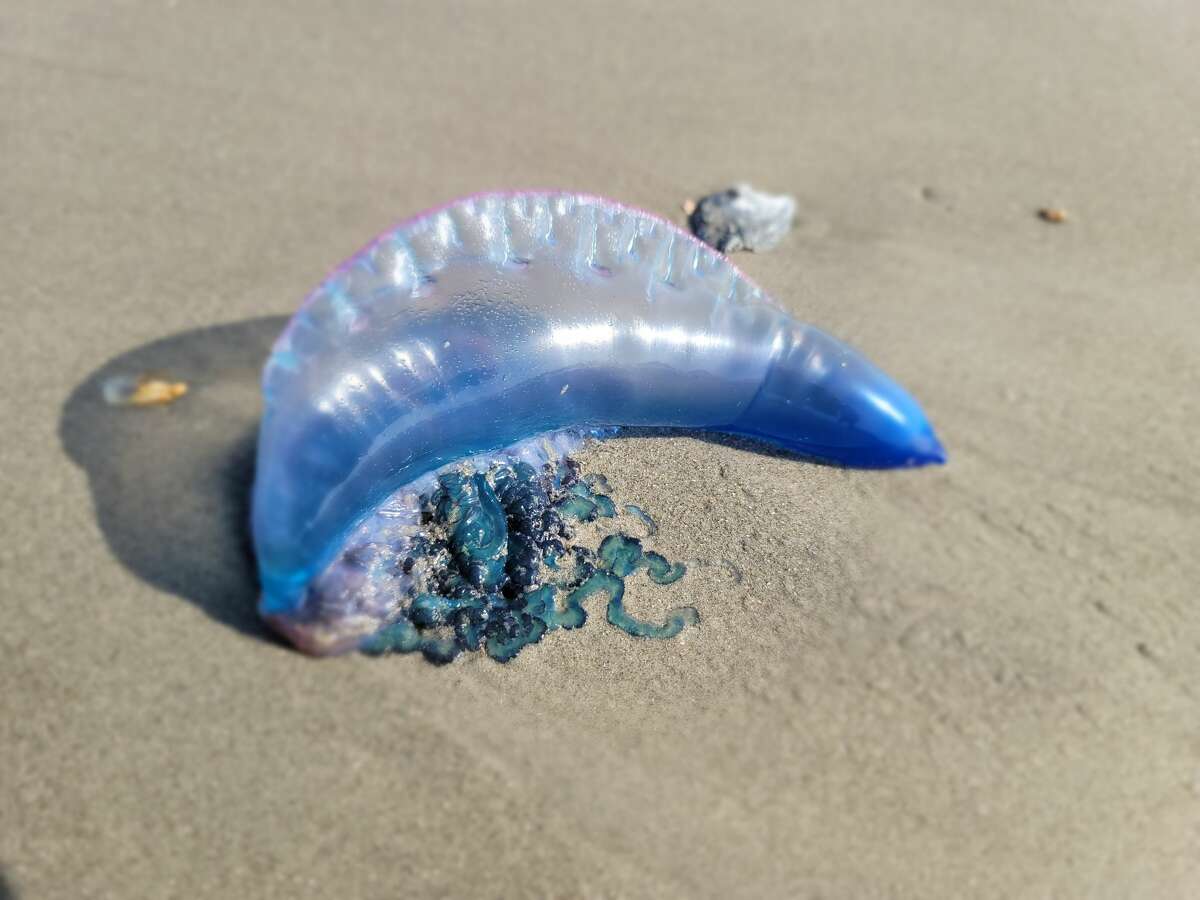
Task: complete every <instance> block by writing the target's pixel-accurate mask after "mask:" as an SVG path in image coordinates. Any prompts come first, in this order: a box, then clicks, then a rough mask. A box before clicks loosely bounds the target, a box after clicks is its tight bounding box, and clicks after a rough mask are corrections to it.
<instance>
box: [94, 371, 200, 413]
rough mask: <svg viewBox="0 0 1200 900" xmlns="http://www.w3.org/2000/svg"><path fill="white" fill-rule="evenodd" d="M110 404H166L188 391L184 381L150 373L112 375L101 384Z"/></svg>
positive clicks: (106, 400) (105, 398)
mask: <svg viewBox="0 0 1200 900" xmlns="http://www.w3.org/2000/svg"><path fill="white" fill-rule="evenodd" d="M102 391H103V393H104V400H105V402H106V403H108V404H110V405H112V406H166V405H167V404H168V403H174V402H175V401H176V400H178V399H179V398H180V397H182V396H183V395H184V394H186V393H187V392H188V386H187V382H186V381H167V380H166V379H163V378H155V377H153V376H150V375H137V376H132V375H114V376H113V377H111V378H109V379H107V380H106V381H105V382H104V384H103V386H102Z"/></svg>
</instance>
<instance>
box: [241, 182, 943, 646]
mask: <svg viewBox="0 0 1200 900" xmlns="http://www.w3.org/2000/svg"><path fill="white" fill-rule="evenodd" d="M263 393H264V398H265V412H264V416H263V421H262V427H261V432H260V438H259V445H258V467H257V473H256V481H255V486H254V497H253V534H254V544H255V549H256V553H257V557H258V566H259V574H260V578H261V583H262V598H261V602H260V609H261V612H262V614H263V615H264V616H265V617H266V618H267V619H268V621H270V622H271V623H272V624H273V625H274V626H275V627H277V628H278V629H279V630H280V631H282V632H283V633H284V634H285V635H287V636H288V637H289V638H290V639H292V640H293V641H294V642H295V643H296V644H297V645H298V646H300V647H301V648H303V649H305V650H308V651H310V652H314V653H329V652H337V651H341V650H346V649H351V648H354V647H359V646H366V645H367V644H369V643H370V641H369V640H368V639H372V640H375V643H376V645H378V644H379V639H378V638H376V637H374V636H376V635H378V634H383V633H385V630H386V629H388V628H391V629H392V630H393V632H394V633H395V635H398V636H397V637H396V642H395V643H396V647H394V648H393V649H402V648H407V649H414V648H413V647H412V646H410V645H411V644H412V643H413V641H414V640H417V638H414V637H413V635H411V634H409V633H408V632H407V631H406V629H407V628H410V627H413V628H416V627H418V626H415V625H413V616H414V612H415V614H416V618H417V619H418V620H421V621H427V622H428V624H427V626H425V627H427V628H429V629H434V628H441V629H443V630H445V629H448V628H450V626H449V625H448V624H447V623H446V622H441V621H440V620H439V621H436V622H435V621H434V620H435V619H437V616H435V615H434V614H433V612H427V611H428V610H433V611H435V612H437V611H438V610H440V612H438V615H442V616H443V618H445V617H446V616H450V613H449V612H447V611H446V610H445V609H442V607H440V606H439V605H438V603H437V602H434V601H430V600H428V599H426V600H421V601H420V602H418V600H419V598H421V597H422V596H425V597H429V596H433V597H442V599H443V600H450V601H455V599H456V598H455V597H453V596H448V595H440V594H435V593H430V590H429V589H430V587H431V583H430V582H431V579H434V578H435V575H436V573H437V572H441V573H442V575H444V574H445V571H446V568H445V565H443V563H446V561H447V559H448V557H447V558H446V559H443V558H441V557H439V558H438V560H437V561H436V563H435V562H430V561H429V559H430V558H429V557H426V556H423V555H422V553H420V552H418V553H416V554H415V555H414V553H412V552H410V551H411V550H412V547H413V545H414V543H415V544H417V545H419V543H420V541H421V540H426V539H428V537H429V533H430V532H431V531H432V532H436V534H437V535H438V540H441V541H443V542H444V543H445V545H446V547H447V548H449V549H448V550H447V552H448V553H450V554H451V555H452V556H453V559H452V560H451V562H452V564H453V568H454V570H455V571H456V572H459V573H462V577H464V578H465V580H466V583H467V584H468V585H469V586H470V589H471V591H474V592H475V594H478V595H479V596H481V597H486V596H490V595H494V594H495V589H496V588H497V586H499V585H504V584H508V583H509V581H511V572H509V570H507V569H506V568H505V566H506V565H507V563H506V562H505V561H502V560H500V559H498V555H499V554H501V545H502V544H503V545H504V550H503V552H504V554H505V555H507V554H509V553H511V552H513V550H512V549H511V548H512V547H513V541H512V539H513V536H514V535H513V534H509V536H508V538H506V539H504V540H501V539H500V538H499V537H498V536H497V534H498V529H497V526H498V524H499V522H500V520H501V519H503V518H504V515H503V511H502V509H501V507H499V506H493V505H489V504H491V501H490V500H489V499H488V497H487V495H488V494H489V493H490V494H496V497H497V498H498V497H499V494H497V485H496V484H495V483H494V481H495V478H496V477H497V474H498V473H499V474H500V477H501V481H503V478H504V477H506V476H504V475H503V467H504V466H509V467H510V468H511V467H512V466H514V465H515V464H516V463H518V462H524V463H525V464H526V465H529V466H531V467H532V468H533V470H534V471H535V472H538V473H543V474H544V475H545V478H542V477H541V476H540V475H539V478H540V481H539V479H534V481H539V484H540V487H538V488H537V489H546V490H549V491H550V492H551V493H554V492H555V491H560V490H561V491H569V490H570V486H564V484H563V483H562V479H561V478H559V479H558V483H554V480H555V478H556V477H557V476H554V475H553V474H552V473H551V469H553V468H554V467H555V466H557V465H559V464H560V462H561V460H562V457H563V455H564V453H565V452H567V451H568V450H569V449H570V447H571V446H573V445H574V444H573V443H572V442H573V441H574V442H576V443H577V441H578V439H579V437H580V436H584V435H588V434H597V433H611V429H613V428H617V427H620V426H658V427H675V428H682V429H704V430H710V431H719V432H726V433H732V434H743V435H749V436H752V437H755V438H758V439H761V440H763V441H766V442H769V443H772V444H775V445H777V446H779V447H782V448H785V449H787V450H790V451H793V452H795V453H797V454H800V455H802V456H805V457H809V458H811V459H816V460H821V461H825V462H829V463H834V464H840V465H846V466H857V467H870V468H891V467H903V466H920V465H925V464H929V463H940V462H943V461H944V458H945V457H944V453H943V450H942V447H941V445H940V444H939V442H938V439H937V437H936V436H935V435H934V432H933V429H932V427H931V426H930V424H929V422H928V420H927V419H926V417H925V415H924V413H923V412H922V411H921V408H920V407H919V406H918V405H917V403H916V401H915V400H913V399H912V397H910V396H909V395H908V393H907V392H905V390H904V389H903V388H901V387H900V386H899V385H898V384H897V383H896V382H894V381H893V380H891V379H890V378H889V377H888V376H887V375H885V374H884V373H883V372H881V371H880V370H879V369H877V368H876V367H875V366H874V365H872V364H871V363H870V362H869V361H868V360H867V359H866V358H864V357H863V356H862V355H861V354H859V353H858V352H857V351H855V350H853V349H852V348H850V347H849V346H847V345H846V344H843V343H842V342H840V341H838V340H837V339H835V338H833V337H830V336H829V335H827V334H825V333H824V332H822V331H820V330H818V329H816V328H813V327H812V326H810V325H806V324H804V323H802V322H800V321H798V320H796V319H795V318H793V317H792V316H791V315H790V314H789V313H788V312H786V311H785V310H784V309H782V308H781V307H780V306H778V305H777V304H776V303H774V302H773V301H772V300H771V299H770V298H768V297H767V296H766V295H765V294H764V293H763V292H762V291H761V290H760V289H759V288H758V287H757V286H756V285H754V284H753V283H752V282H751V281H750V280H749V279H748V278H747V277H746V276H744V275H743V274H741V273H740V272H739V271H738V270H737V268H736V267H735V266H734V265H733V264H732V263H731V262H729V260H727V259H726V258H725V257H723V256H721V255H720V254H719V253H716V252H715V251H713V250H712V249H711V248H709V247H707V246H705V245H704V244H702V243H700V242H699V241H697V240H695V239H694V238H692V237H691V236H690V235H688V234H687V233H685V232H684V231H682V230H680V229H679V228H676V227H675V226H673V225H671V224H670V223H668V222H666V221H664V220H662V219H659V218H657V217H656V216H653V215H650V214H649V213H645V212H642V211H640V210H636V209H633V208H630V207H626V206H622V205H620V204H618V203H615V202H612V201H609V200H604V199H602V198H599V197H593V196H588V195H581V194H572V193H555V192H526V193H497V194H482V195H477V196H474V197H470V198H467V199H464V200H459V201H455V202H453V203H450V204H448V205H447V206H444V207H441V208H439V209H437V210H434V211H431V212H428V213H425V214H423V215H420V216H418V217H416V218H414V219H411V220H409V221H407V222H405V223H403V224H401V225H400V226H398V227H396V228H395V229H393V230H391V231H389V232H387V233H385V234H384V235H383V236H381V237H380V238H378V239H377V240H376V241H375V242H373V243H372V244H371V245H369V246H368V247H366V248H365V249H364V250H362V251H361V252H360V253H358V254H357V255H355V256H354V257H352V258H351V259H350V260H349V261H347V262H346V263H345V264H343V265H342V266H341V267H340V268H339V269H338V270H337V271H336V272H335V273H334V274H333V275H332V276H331V277H330V278H328V279H327V280H326V281H325V283H323V284H322V285H321V286H320V287H319V288H318V289H317V290H316V291H315V292H314V293H313V294H312V295H311V296H310V297H309V298H308V300H307V301H306V302H305V303H304V305H303V306H302V307H301V308H300V310H299V311H298V312H297V313H296V315H295V316H294V317H293V319H292V321H291V322H290V323H289V325H288V327H287V329H286V330H285V332H284V333H283V335H282V336H281V337H280V339H279V341H278V343H277V344H276V346H275V349H274V352H273V353H272V355H271V358H270V360H269V361H268V363H267V366H266V369H265V372H264V376H263ZM606 429H607V430H608V431H605V430H606ZM451 471H454V472H457V473H458V474H456V475H453V476H452V477H451V478H450V481H449V482H448V481H447V480H446V476H447V474H448V473H450V472H451ZM439 478H440V479H441V480H440V481H439ZM546 478H549V479H550V481H549V482H547V481H545V479H546ZM454 479H457V481H456V480H454ZM484 482H486V485H485V484H484ZM547 485H549V487H547ZM501 487H503V485H501ZM439 491H440V496H441V498H442V499H441V501H439V502H441V503H442V504H443V506H442V509H441V510H440V512H439V511H438V510H437V509H435V508H431V507H430V505H429V504H430V502H431V500H432V498H433V497H434V495H435V493H437V492H439ZM455 491H457V492H458V494H459V495H461V497H462V498H466V501H469V502H466V505H461V508H458V514H459V518H458V519H453V515H454V514H455V509H456V507H455V506H454V502H452V501H450V500H446V499H445V498H446V497H447V496H448V495H449V494H452V493H454V492H455ZM574 496H575V497H576V500H577V501H578V502H574V501H571V500H570V498H564V497H559V498H558V500H556V501H555V502H559V501H563V500H564V499H565V502H567V503H569V504H571V503H573V506H574V507H575V508H577V510H578V509H582V510H583V511H584V512H588V509H587V504H588V503H592V504H594V505H595V504H599V505H601V506H602V505H603V504H604V503H605V502H606V501H607V502H608V503H609V505H610V506H611V501H610V500H608V498H607V496H606V495H602V496H605V500H596V499H595V497H596V493H595V492H592V496H591V498H589V497H585V496H582V493H581V492H579V491H576V493H575V495H574ZM481 497H482V498H483V499H482V500H480V499H479V498H481ZM455 502H456V501H455ZM471 504H474V505H471ZM480 504H482V505H480ZM468 507H469V509H468ZM635 508H636V507H635ZM577 510H576V511H577ZM603 511H604V512H607V509H605V510H603ZM614 511H615V510H614ZM567 512H571V511H570V510H568V511H567ZM464 516H465V517H466V518H463V517H464ZM510 524H511V523H510ZM489 528H490V529H492V531H491V533H490V536H489V533H488V529H489ZM456 529H457V538H456V537H455V534H456ZM479 529H482V531H479ZM510 530H511V529H510ZM506 533H507V532H506ZM514 534H515V537H516V540H517V544H516V546H517V552H520V548H521V547H522V546H526V548H527V544H528V542H526V544H525V545H523V544H522V543H521V540H523V539H522V538H521V536H520V535H519V534H516V533H514ZM476 536H479V537H480V539H490V540H491V541H492V543H491V544H477V543H476V542H475V537H476ZM539 539H540V538H539ZM456 540H457V544H456V543H455V542H456ZM418 549H420V547H419V546H418ZM454 554H457V555H456V556H455V555H454ZM527 555H528V554H527ZM408 559H412V560H413V562H412V564H411V565H410V566H409V570H408V571H404V564H405V560H408ZM423 561H424V562H423ZM526 565H527V566H529V567H530V568H532V569H539V570H542V569H545V561H544V560H543V559H542V558H541V557H539V556H537V555H536V554H535V555H534V556H531V557H529V559H527V560H526ZM599 571H600V572H601V574H600V576H598V580H597V582H596V584H597V585H598V586H595V587H593V588H592V590H594V591H599V592H601V593H603V592H605V591H607V593H608V594H610V595H611V594H612V593H613V590H612V585H611V583H610V582H606V578H607V577H608V575H611V574H612V572H611V570H610V569H602V570H599ZM647 571H648V572H649V574H651V575H652V574H653V572H652V571H651V570H647ZM506 573H508V574H506ZM437 577H441V576H437ZM613 577H619V576H615V575H614V576H613ZM505 579H509V581H506V580H505ZM546 583H547V581H546V576H545V575H544V574H541V573H540V571H539V572H533V573H532V574H531V577H530V579H529V580H528V581H527V582H526V583H523V584H522V586H521V590H522V592H529V593H532V592H535V591H538V590H540V589H541V588H542V587H544V586H545V585H546ZM605 584H607V587H605ZM577 589H578V586H577V587H576V588H574V589H573V590H577ZM509 590H510V593H511V592H512V590H513V589H512V588H510V589H509ZM489 592H491V594H489ZM472 596H474V595H472ZM610 599H611V597H610ZM516 601H520V602H516ZM463 602H466V601H463ZM471 602H472V603H476V605H477V606H478V604H479V603H483V601H480V600H478V597H476V598H475V599H474V600H472V601H471ZM414 604H416V606H414ZM421 604H424V605H423V606H422V605H421ZM506 604H507V605H506V607H505V608H506V610H507V609H509V608H510V607H512V608H516V607H522V609H523V608H524V606H523V604H524V601H523V600H522V599H521V598H519V597H518V598H515V600H514V598H510V599H509V600H508V601H506ZM443 605H444V604H443ZM468 605H469V604H468ZM484 605H485V606H486V603H485V604H484ZM493 605H494V604H493ZM617 606H618V610H617V612H616V613H614V612H613V610H612V608H611V605H610V611H609V612H610V615H609V619H610V621H612V620H613V618H614V617H615V618H617V619H620V618H621V611H620V598H619V597H618V598H617ZM464 608H465V607H464ZM479 608H482V607H479ZM490 608H491V607H489V609H490ZM533 608H534V612H536V608H537V604H536V598H535V601H534V603H533ZM568 613H569V610H568ZM568 613H564V612H563V611H562V610H555V611H553V613H550V612H547V613H546V616H547V618H546V620H545V621H543V620H542V619H538V617H537V616H536V615H533V614H532V613H531V612H529V611H524V612H522V615H530V616H532V618H533V619H536V620H537V621H542V622H543V624H546V623H547V622H549V624H546V627H547V628H549V627H550V625H553V624H554V623H555V621H556V619H555V617H556V616H558V615H560V614H564V615H565V614H568ZM455 615H460V614H458V613H455ZM466 615H467V614H465V613H463V614H461V615H460V617H462V616H466ZM489 615H490V613H489ZM431 616H432V618H430V617H431ZM422 617H424V618H422ZM685 618H688V617H686V616H685ZM489 621H490V619H489ZM681 621H682V620H681ZM401 622H405V623H408V624H407V625H403V624H398V623H401ZM447 622H448V619H447ZM614 624H616V623H614ZM514 627H515V626H514ZM619 627H620V626H619ZM680 627H682V626H680ZM529 628H530V629H532V631H536V630H537V627H536V626H529ZM518 630H519V629H518ZM626 630H627V631H630V633H635V632H636V631H638V629H637V628H634V629H633V630H630V629H629V628H627V629H626ZM641 630H642V631H645V635H644V636H659V634H660V632H659V631H658V630H656V627H647V628H645V629H641ZM670 630H671V627H667V631H670ZM530 633H531V632H530V631H529V630H528V629H527V630H526V631H523V632H521V634H516V632H514V633H513V635H510V636H509V637H508V638H505V637H504V636H503V635H501V634H500V633H499V632H496V633H495V634H494V635H491V636H492V637H494V639H495V640H494V643H495V645H496V647H497V652H496V654H494V655H496V656H497V657H501V656H504V655H505V653H504V652H503V651H504V648H505V647H506V646H508V644H511V643H512V642H514V641H516V642H519V641H520V640H523V639H524V638H526V637H529V634H530ZM664 633H665V632H664ZM418 637H420V641H424V640H434V639H435V638H434V637H433V636H431V635H425V636H423V637H421V636H418ZM468 637H471V638H473V637H474V634H473V633H471V634H468ZM445 639H446V640H449V638H445ZM487 639H488V635H485V636H484V637H483V638H482V639H481V640H482V643H481V644H480V646H484V645H486V641H487ZM420 641H418V644H420ZM506 641H508V644H506V643H505V642H506ZM376 649H378V647H376ZM518 649H519V648H518ZM427 655H429V654H428V653H427ZM509 658H511V657H509Z"/></svg>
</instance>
